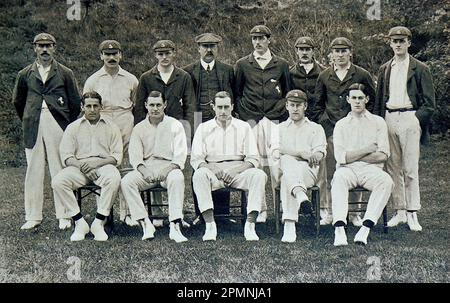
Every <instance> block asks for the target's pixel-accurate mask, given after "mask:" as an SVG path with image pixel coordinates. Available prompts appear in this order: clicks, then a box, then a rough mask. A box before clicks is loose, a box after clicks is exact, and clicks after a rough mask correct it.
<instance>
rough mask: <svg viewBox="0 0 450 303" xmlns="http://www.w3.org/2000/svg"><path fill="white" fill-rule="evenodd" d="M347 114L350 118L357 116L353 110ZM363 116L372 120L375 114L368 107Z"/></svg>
mask: <svg viewBox="0 0 450 303" xmlns="http://www.w3.org/2000/svg"><path fill="white" fill-rule="evenodd" d="M347 116H348V117H350V118H355V116H354V115H353V113H352V112H349V113H348V114H347ZM361 117H362V118H366V119H368V120H372V119H373V115H372V114H371V113H370V112H369V111H368V110H367V109H365V110H364V112H363V113H362V115H361Z"/></svg>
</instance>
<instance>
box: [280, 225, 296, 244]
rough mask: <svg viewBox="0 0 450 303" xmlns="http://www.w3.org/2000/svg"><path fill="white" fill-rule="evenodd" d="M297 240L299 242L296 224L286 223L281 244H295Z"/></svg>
mask: <svg viewBox="0 0 450 303" xmlns="http://www.w3.org/2000/svg"><path fill="white" fill-rule="evenodd" d="M295 240H297V232H296V230H295V222H293V221H285V222H284V232H283V238H281V242H284V243H293V242H295Z"/></svg>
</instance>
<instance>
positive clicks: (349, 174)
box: [331, 83, 393, 246]
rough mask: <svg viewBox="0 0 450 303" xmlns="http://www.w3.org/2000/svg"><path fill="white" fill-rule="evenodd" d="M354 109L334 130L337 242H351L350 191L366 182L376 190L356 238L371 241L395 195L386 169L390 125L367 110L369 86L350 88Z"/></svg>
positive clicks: (333, 184) (334, 210)
mask: <svg viewBox="0 0 450 303" xmlns="http://www.w3.org/2000/svg"><path fill="white" fill-rule="evenodd" d="M348 90H349V91H348V96H347V102H348V103H349V104H350V105H351V112H350V113H348V115H347V116H346V117H344V118H342V119H341V120H339V121H338V122H337V123H336V126H335V128H334V131H333V137H334V154H335V158H336V162H337V165H336V166H337V168H336V172H335V173H334V175H333V180H332V184H331V201H332V204H331V205H332V210H333V224H334V226H335V238H334V245H335V246H340V245H347V235H346V234H345V228H344V227H345V225H346V221H347V220H346V217H347V214H348V195H349V193H348V191H349V190H350V189H352V188H355V187H357V186H362V187H364V188H366V189H368V190H370V191H371V192H372V193H371V195H370V198H369V201H368V205H367V210H366V212H365V214H364V218H363V225H362V226H361V228H360V229H359V231H358V233H357V234H356V236H355V239H354V242H356V243H360V244H367V237H368V235H369V232H370V229H371V228H372V227H373V226H374V225H375V224H376V222H377V220H378V218H379V217H380V216H381V213H382V212H383V209H384V207H385V206H386V204H387V202H388V199H389V196H390V195H391V191H392V187H393V182H392V179H391V177H390V176H389V175H388V174H387V173H386V172H385V171H383V165H384V162H385V161H386V160H387V158H388V157H389V140H388V132H387V125H386V122H385V121H384V120H383V118H381V117H379V116H376V115H373V114H371V113H370V112H369V111H368V110H366V103H367V102H368V101H369V98H368V93H367V89H366V86H364V85H363V84H359V83H354V84H352V85H350V87H349V88H348Z"/></svg>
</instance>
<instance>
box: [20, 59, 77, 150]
mask: <svg viewBox="0 0 450 303" xmlns="http://www.w3.org/2000/svg"><path fill="white" fill-rule="evenodd" d="M12 99H13V103H14V106H15V107H16V111H17V115H18V116H19V118H20V120H21V121H22V129H23V138H24V143H25V147H26V148H33V146H34V144H35V143H36V138H37V133H38V129H39V119H40V115H41V108H42V100H45V102H46V103H47V106H48V109H49V110H50V113H51V114H52V116H53V118H55V120H56V122H58V124H59V126H60V127H61V128H62V129H63V130H64V129H66V127H67V125H69V124H70V123H71V122H73V121H75V120H76V119H77V117H78V115H79V113H80V110H81V107H80V104H81V96H80V93H79V91H78V86H77V83H76V80H75V77H74V75H73V72H72V70H70V69H69V68H67V67H65V66H64V65H62V64H60V63H58V62H56V60H53V62H52V65H51V68H50V71H49V74H48V77H47V81H46V82H45V84H44V83H43V82H42V78H41V75H40V74H39V70H38V67H37V64H36V62H34V63H33V64H30V65H28V66H27V67H25V68H24V69H22V70H21V71H20V72H19V73H18V75H17V78H16V84H15V86H14V91H13V97H12Z"/></svg>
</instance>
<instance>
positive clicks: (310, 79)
mask: <svg viewBox="0 0 450 303" xmlns="http://www.w3.org/2000/svg"><path fill="white" fill-rule="evenodd" d="M324 69H325V67H323V66H322V65H320V64H319V63H318V62H317V61H314V63H313V68H312V69H311V70H310V72H309V73H306V71H305V69H304V67H303V66H300V62H299V63H297V64H295V65H293V66H291V67H290V68H289V74H290V76H291V84H292V89H300V90H302V91H303V92H305V93H306V96H307V97H308V108H307V109H306V116H307V117H308V118H310V119H312V117H311V116H312V111H313V109H314V106H315V104H316V96H315V94H314V90H315V88H316V82H317V78H318V77H319V74H320V73H321V72H322V71H323V70H324Z"/></svg>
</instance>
